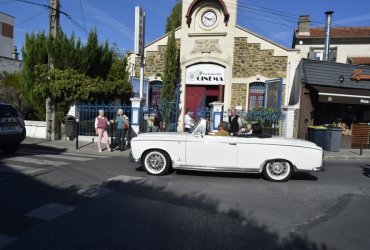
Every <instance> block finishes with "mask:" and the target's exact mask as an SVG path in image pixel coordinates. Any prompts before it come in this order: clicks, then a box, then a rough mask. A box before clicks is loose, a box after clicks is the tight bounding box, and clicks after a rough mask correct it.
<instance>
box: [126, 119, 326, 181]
mask: <svg viewBox="0 0 370 250" xmlns="http://www.w3.org/2000/svg"><path fill="white" fill-rule="evenodd" d="M206 125H207V124H206V120H202V119H201V120H200V121H199V122H198V123H197V124H196V125H195V126H194V127H193V129H192V130H191V131H190V133H145V134H139V135H138V136H137V137H135V138H133V139H132V141H131V154H130V160H131V161H133V162H138V163H139V164H142V165H144V168H145V171H146V172H147V173H148V174H151V175H164V174H167V173H169V171H170V170H172V169H173V170H177V169H181V170H199V171H214V172H241V173H243V172H244V173H256V174H261V173H262V174H263V175H264V176H265V177H266V178H267V179H268V180H270V181H280V182H282V181H287V180H289V178H290V177H291V175H292V173H293V172H294V171H323V170H324V165H323V150H322V149H321V148H320V147H318V146H316V144H314V143H312V142H309V141H304V140H297V139H286V138H282V137H270V138H268V137H266V136H261V137H259V136H247V137H237V136H234V137H232V136H214V135H206V134H205V132H206Z"/></svg>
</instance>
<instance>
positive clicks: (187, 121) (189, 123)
mask: <svg viewBox="0 0 370 250" xmlns="http://www.w3.org/2000/svg"><path fill="white" fill-rule="evenodd" d="M193 114H194V113H193V111H192V110H191V109H188V110H187V111H186V114H185V118H184V127H185V132H190V129H191V128H192V127H193V126H194V125H195V124H194V122H195V120H194V118H193V117H192V116H193Z"/></svg>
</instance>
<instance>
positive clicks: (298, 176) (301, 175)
mask: <svg viewBox="0 0 370 250" xmlns="http://www.w3.org/2000/svg"><path fill="white" fill-rule="evenodd" d="M136 171H145V170H144V167H143V166H140V167H138V168H136ZM172 174H176V175H189V176H210V177H220V178H223V177H226V178H239V179H254V180H260V179H261V180H262V179H265V178H264V177H263V175H262V174H248V173H222V172H208V171H203V172H202V171H191V170H176V171H174V173H172ZM291 180H301V181H317V180H318V178H317V177H316V176H314V175H312V174H310V173H305V172H296V173H293V175H292V177H291Z"/></svg>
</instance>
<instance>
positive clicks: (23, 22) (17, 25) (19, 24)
mask: <svg viewBox="0 0 370 250" xmlns="http://www.w3.org/2000/svg"><path fill="white" fill-rule="evenodd" d="M45 11H47V10H46V9H45V10H43V11H41V12H39V13H37V14H36V15H33V16H31V17H29V18H27V19H25V20H23V21H21V22H20V23H18V24H16V25H15V26H16V27H19V26H21V25H22V24H25V23H27V22H28V21H30V20H32V19H34V18H36V17H38V16H40V15H41V14H43V13H44V12H45Z"/></svg>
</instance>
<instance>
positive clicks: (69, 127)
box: [65, 115, 76, 140]
mask: <svg viewBox="0 0 370 250" xmlns="http://www.w3.org/2000/svg"><path fill="white" fill-rule="evenodd" d="M65 133H66V136H67V137H69V139H72V140H74V138H75V137H76V118H75V117H74V116H71V115H69V116H67V118H66V123H65Z"/></svg>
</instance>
